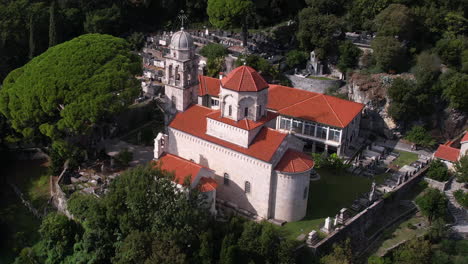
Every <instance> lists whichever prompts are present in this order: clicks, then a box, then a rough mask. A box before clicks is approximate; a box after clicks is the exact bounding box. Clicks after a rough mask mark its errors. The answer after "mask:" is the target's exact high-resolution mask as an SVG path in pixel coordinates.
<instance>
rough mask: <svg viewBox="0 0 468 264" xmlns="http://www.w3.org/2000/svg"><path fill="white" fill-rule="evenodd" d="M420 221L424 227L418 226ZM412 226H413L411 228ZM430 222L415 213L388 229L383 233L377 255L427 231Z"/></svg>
mask: <svg viewBox="0 0 468 264" xmlns="http://www.w3.org/2000/svg"><path fill="white" fill-rule="evenodd" d="M418 223H422V224H423V225H422V227H420V228H416V225H417V224H418ZM410 226H412V228H410ZM427 226H428V223H427V221H426V219H425V218H424V217H422V216H418V215H415V216H413V217H412V218H410V219H408V220H406V221H403V222H402V223H401V224H399V225H398V226H395V227H394V228H391V229H389V230H386V231H385V232H384V234H383V241H382V242H381V244H380V246H379V248H378V249H377V250H376V252H375V255H378V256H381V255H383V254H384V253H385V252H386V251H387V250H388V249H389V248H391V247H393V246H394V245H396V244H398V243H401V242H403V241H405V240H410V239H412V238H415V237H417V236H420V235H423V234H424V233H426V232H427V229H428V228H427Z"/></svg>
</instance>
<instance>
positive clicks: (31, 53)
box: [29, 14, 36, 59]
mask: <svg viewBox="0 0 468 264" xmlns="http://www.w3.org/2000/svg"><path fill="white" fill-rule="evenodd" d="M35 50H36V43H35V42H34V15H33V14H31V15H30V16H29V59H32V58H34V53H35Z"/></svg>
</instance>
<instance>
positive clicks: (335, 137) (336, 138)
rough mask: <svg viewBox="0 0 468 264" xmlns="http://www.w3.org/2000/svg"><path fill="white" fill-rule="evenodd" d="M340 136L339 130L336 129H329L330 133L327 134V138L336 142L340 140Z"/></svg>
mask: <svg viewBox="0 0 468 264" xmlns="http://www.w3.org/2000/svg"><path fill="white" fill-rule="evenodd" d="M340 137H341V130H338V129H330V134H329V136H328V139H329V140H333V141H336V142H340Z"/></svg>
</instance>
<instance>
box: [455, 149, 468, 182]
mask: <svg viewBox="0 0 468 264" xmlns="http://www.w3.org/2000/svg"><path fill="white" fill-rule="evenodd" d="M455 169H456V175H457V181H458V182H463V183H468V155H465V156H463V157H462V158H461V159H460V160H459V161H458V162H457V163H455Z"/></svg>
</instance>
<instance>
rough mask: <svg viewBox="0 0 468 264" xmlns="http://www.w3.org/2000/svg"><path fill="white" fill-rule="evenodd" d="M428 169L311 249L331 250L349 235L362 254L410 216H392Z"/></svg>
mask: <svg viewBox="0 0 468 264" xmlns="http://www.w3.org/2000/svg"><path fill="white" fill-rule="evenodd" d="M427 168H428V166H426V167H424V168H422V169H421V170H420V171H419V172H418V173H416V174H415V175H413V176H412V177H411V178H409V179H408V181H406V182H405V183H403V184H402V185H400V186H398V187H397V188H396V189H394V190H393V191H392V195H390V197H388V198H387V199H380V200H378V201H376V202H374V203H373V204H372V205H370V206H369V207H367V208H366V209H365V210H364V211H362V212H360V213H358V214H357V215H355V216H354V217H353V218H351V219H349V220H347V221H346V222H345V223H344V225H343V226H342V227H341V228H338V229H337V230H335V231H334V232H332V233H331V234H330V235H329V236H327V237H326V238H325V239H323V240H321V241H320V242H318V243H317V244H315V245H313V246H310V248H311V250H312V251H313V252H314V253H315V254H321V253H322V252H326V251H327V250H328V249H330V248H331V247H332V245H333V244H334V243H339V242H342V241H344V240H346V239H348V238H349V239H351V246H352V248H353V251H354V252H355V253H356V254H360V253H361V252H362V251H364V250H365V249H367V247H368V246H369V245H370V244H371V243H372V242H374V238H375V237H376V236H377V235H378V233H379V232H382V230H384V229H385V228H386V227H388V226H390V225H392V224H394V223H395V222H396V221H397V220H399V219H401V218H402V217H406V216H407V215H406V214H405V213H404V214H400V215H399V216H397V217H392V218H390V217H389V216H390V215H392V214H394V213H395V211H396V210H398V209H399V207H400V202H401V201H402V200H403V198H404V195H406V194H407V193H408V191H409V190H410V189H411V188H412V187H413V186H414V185H415V184H417V183H419V182H420V181H421V180H422V178H423V176H424V174H425V172H426V170H427ZM374 227H379V228H375V230H376V231H374V232H372V230H373V229H374ZM369 232H372V234H368V233H369Z"/></svg>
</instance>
